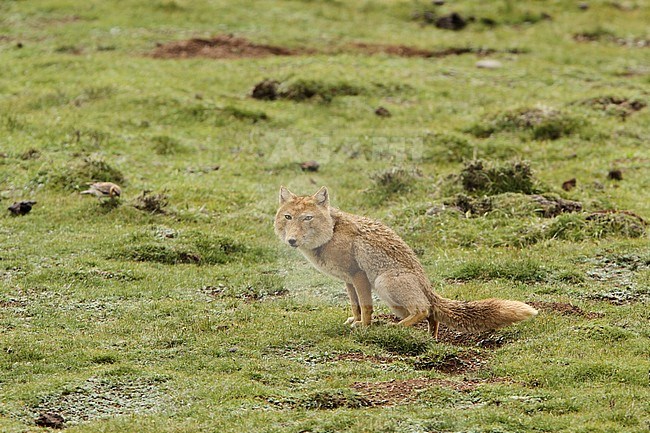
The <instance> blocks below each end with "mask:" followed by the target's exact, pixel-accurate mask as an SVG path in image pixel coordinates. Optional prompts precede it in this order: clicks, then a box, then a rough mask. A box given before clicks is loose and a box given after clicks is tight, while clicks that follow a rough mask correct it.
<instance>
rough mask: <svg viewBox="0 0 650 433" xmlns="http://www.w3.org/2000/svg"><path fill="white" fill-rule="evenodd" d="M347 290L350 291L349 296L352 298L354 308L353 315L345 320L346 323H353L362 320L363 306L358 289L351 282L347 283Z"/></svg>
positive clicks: (351, 303) (351, 302)
mask: <svg viewBox="0 0 650 433" xmlns="http://www.w3.org/2000/svg"><path fill="white" fill-rule="evenodd" d="M345 290H347V292H348V297H349V298H350V307H351V308H352V317H348V320H346V321H345V324H346V325H352V324H353V323H355V322H361V307H360V306H359V297H358V296H357V290H356V289H355V288H354V285H353V284H351V283H346V284H345Z"/></svg>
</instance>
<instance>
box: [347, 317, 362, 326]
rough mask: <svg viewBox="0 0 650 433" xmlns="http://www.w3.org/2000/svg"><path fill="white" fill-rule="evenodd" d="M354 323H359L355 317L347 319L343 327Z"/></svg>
mask: <svg viewBox="0 0 650 433" xmlns="http://www.w3.org/2000/svg"><path fill="white" fill-rule="evenodd" d="M354 322H360V320H359V319H357V318H356V317H348V320H346V321H345V323H344V325H352V324H353V323H354Z"/></svg>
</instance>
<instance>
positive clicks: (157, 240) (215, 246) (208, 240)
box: [109, 231, 266, 265]
mask: <svg viewBox="0 0 650 433" xmlns="http://www.w3.org/2000/svg"><path fill="white" fill-rule="evenodd" d="M265 255H266V250H264V249H262V248H260V247H251V246H248V245H244V244H242V243H239V242H237V241H235V240H233V239H230V238H228V237H226V236H215V235H211V234H207V233H201V232H185V233H180V234H178V233H175V234H174V235H173V236H171V237H168V236H160V235H159V234H158V231H147V232H140V233H134V234H132V235H129V236H128V239H127V240H126V241H125V242H123V243H121V245H119V246H117V247H114V249H113V251H112V253H110V254H109V257H110V258H112V259H123V260H131V261H136V262H155V263H162V264H166V265H175V264H196V265H216V264H224V263H231V262H243V261H255V260H259V259H261V258H262V257H264V256H265Z"/></svg>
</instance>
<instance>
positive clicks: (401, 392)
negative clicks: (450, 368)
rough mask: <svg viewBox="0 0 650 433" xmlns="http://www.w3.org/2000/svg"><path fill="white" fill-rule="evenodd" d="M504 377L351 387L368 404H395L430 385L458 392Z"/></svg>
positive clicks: (389, 382) (408, 399)
mask: <svg viewBox="0 0 650 433" xmlns="http://www.w3.org/2000/svg"><path fill="white" fill-rule="evenodd" d="M504 381H506V380H505V379H499V378H494V379H490V380H470V379H464V380H461V381H455V380H448V379H433V378H424V377H422V378H415V379H407V380H390V381H387V382H356V383H355V384H354V385H352V388H353V389H354V390H355V391H356V392H358V393H359V394H361V395H362V396H363V397H364V399H365V400H366V401H367V402H368V403H369V405H370V406H396V405H399V404H405V403H409V402H412V401H415V400H417V399H418V397H419V395H420V394H421V393H422V392H424V391H426V390H428V389H429V388H432V387H442V388H447V389H452V390H454V391H458V392H469V391H473V390H475V389H476V388H477V387H478V386H479V385H481V384H484V383H495V382H504Z"/></svg>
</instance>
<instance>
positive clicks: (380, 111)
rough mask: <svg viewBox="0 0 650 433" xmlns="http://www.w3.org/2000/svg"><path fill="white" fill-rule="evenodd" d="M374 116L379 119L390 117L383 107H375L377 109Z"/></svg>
mask: <svg viewBox="0 0 650 433" xmlns="http://www.w3.org/2000/svg"><path fill="white" fill-rule="evenodd" d="M375 114H376V115H377V116H379V117H390V116H391V114H390V111H388V109H387V108H385V107H377V109H376V110H375Z"/></svg>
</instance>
